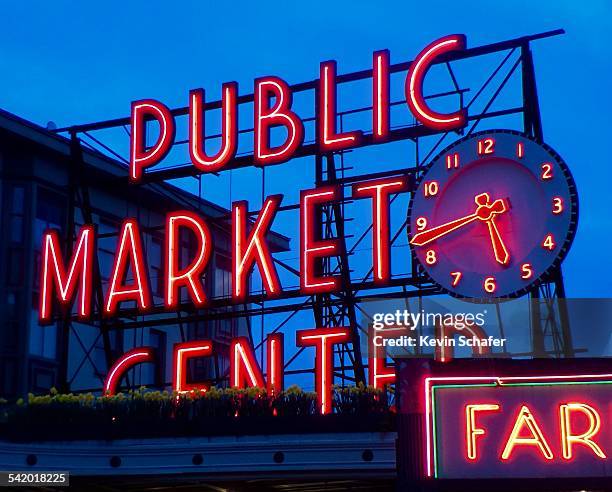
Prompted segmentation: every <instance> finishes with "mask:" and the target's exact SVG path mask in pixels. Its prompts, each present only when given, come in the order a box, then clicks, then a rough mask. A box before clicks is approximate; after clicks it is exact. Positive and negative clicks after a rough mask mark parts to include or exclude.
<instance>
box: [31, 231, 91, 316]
mask: <svg viewBox="0 0 612 492" xmlns="http://www.w3.org/2000/svg"><path fill="white" fill-rule="evenodd" d="M93 255H94V229H93V226H91V225H84V226H83V227H81V230H80V231H79V235H78V237H77V240H76V244H75V248H74V251H73V253H72V257H71V258H70V263H69V264H68V265H66V264H65V262H64V257H63V255H62V251H61V248H60V241H59V235H58V232H57V231H55V230H49V231H47V232H45V234H44V235H43V243H42V258H41V264H40V304H39V310H38V318H39V320H40V322H41V323H44V322H49V321H50V320H51V316H52V310H53V291H54V290H55V291H56V295H57V299H58V301H59V302H60V304H61V305H62V306H65V308H66V309H68V307H69V306H71V305H72V302H73V300H74V295H75V291H76V290H77V287H78V290H79V302H78V305H77V313H78V315H79V317H81V318H87V317H88V316H89V315H90V313H91V284H92V264H93Z"/></svg>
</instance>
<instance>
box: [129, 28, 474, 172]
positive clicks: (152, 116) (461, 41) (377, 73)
mask: <svg viewBox="0 0 612 492" xmlns="http://www.w3.org/2000/svg"><path fill="white" fill-rule="evenodd" d="M463 49H465V36H463V35H450V36H445V37H443V38H440V39H438V40H436V41H434V42H432V43H431V44H429V45H428V46H427V47H425V48H424V49H423V50H422V51H421V52H420V53H419V54H418V55H417V57H416V58H415V59H414V61H412V62H411V63H410V67H409V69H408V72H407V75H406V80H405V89H404V91H405V96H406V102H407V104H408V107H409V109H410V111H411V113H412V114H413V115H414V117H415V118H416V119H417V120H418V121H419V122H420V123H421V124H423V125H424V126H426V127H428V128H432V129H435V130H438V131H440V130H452V129H457V128H460V127H463V126H465V124H466V120H467V112H466V110H465V109H459V110H457V111H455V112H453V113H439V112H436V111H434V110H433V109H431V108H430V107H429V105H428V104H427V102H426V100H425V98H424V97H423V90H422V89H423V80H424V78H425V75H426V73H427V71H428V69H429V68H430V67H431V65H432V64H434V63H440V62H442V61H444V60H445V59H444V58H443V57H444V55H448V53H449V52H454V51H461V50H463ZM336 85H337V80H336V62H335V61H333V60H332V61H325V62H322V63H321V64H320V74H319V80H318V84H317V85H316V86H315V87H316V91H317V97H316V104H315V119H316V121H317V131H316V134H317V135H316V144H317V148H318V151H319V152H320V153H326V152H333V151H339V150H345V149H349V148H352V147H357V146H360V145H362V144H363V143H364V142H363V140H364V139H365V137H366V135H365V134H364V132H363V131H361V130H355V131H349V132H339V131H338V129H337V128H336V119H337V110H336V95H337V94H336V89H337V87H336ZM389 85H390V63H389V51H388V50H382V51H377V52H375V53H374V55H373V63H372V135H371V136H370V135H368V136H367V137H368V139H370V140H369V141H370V142H371V143H381V142H384V141H385V140H386V139H387V138H388V137H389V135H390V121H389V120H390V117H389V115H390V106H391V103H390V96H389V94H390V91H389ZM221 93H222V99H221V103H220V106H219V103H217V102H215V103H208V104H207V103H206V102H205V92H204V90H202V89H194V90H192V91H190V93H189V122H188V126H189V139H188V144H189V154H190V157H191V162H192V164H193V165H194V166H195V167H196V168H197V169H198V170H199V171H200V172H202V173H210V172H218V171H220V170H222V169H224V168H226V167H227V166H229V165H230V164H231V161H232V160H233V159H234V157H235V156H236V150H237V148H238V135H239V133H240V132H239V131H238V106H239V104H240V103H242V102H246V101H247V100H249V101H250V98H247V97H245V96H243V97H239V96H238V85H237V84H236V83H235V82H227V83H225V84H223V85H222V88H221ZM252 100H253V103H254V104H253V108H254V109H253V116H254V119H253V163H254V164H255V165H258V166H264V165H268V164H279V163H282V162H286V161H288V160H289V159H291V158H292V157H294V156H295V155H296V152H297V151H298V149H299V148H300V147H301V146H302V144H303V143H304V124H303V121H302V119H301V118H300V116H299V115H298V114H297V113H296V112H294V111H293V110H292V89H291V87H290V86H289V85H288V84H287V83H286V82H285V81H284V80H282V79H280V78H279V77H275V76H270V77H261V78H258V79H256V80H255V83H254V90H253V96H252ZM219 107H220V109H221V111H222V121H221V134H220V137H221V138H220V140H221V144H220V148H219V149H218V151H217V152H216V153H215V154H209V153H207V152H206V151H205V148H204V141H205V140H206V138H207V137H206V135H205V131H204V118H205V113H206V110H207V109H218V108H219ZM152 122H157V125H158V127H159V133H158V137H157V141H156V142H155V143H154V144H153V145H151V146H147V128H148V126H149V125H148V124H149V123H152ZM131 127H132V132H131V137H130V138H131V147H130V179H131V181H132V182H134V183H137V182H139V181H140V180H141V179H142V177H143V174H144V172H145V170H146V169H147V168H150V167H152V166H155V165H156V164H159V163H160V162H161V161H162V160H163V159H164V158H165V157H166V155H167V154H168V152H169V151H170V149H171V148H172V146H173V144H174V139H175V133H176V132H175V130H176V124H175V121H174V116H173V113H172V111H171V110H170V109H169V108H168V107H167V106H166V105H164V104H163V103H161V102H159V101H157V100H154V99H143V100H139V101H134V102H133V103H132V111H131ZM275 128H276V129H282V130H283V131H284V132H285V133H286V137H285V140H284V141H283V142H282V143H280V144H279V145H273V144H272V143H271V138H270V134H271V131H272V130H273V129H275Z"/></svg>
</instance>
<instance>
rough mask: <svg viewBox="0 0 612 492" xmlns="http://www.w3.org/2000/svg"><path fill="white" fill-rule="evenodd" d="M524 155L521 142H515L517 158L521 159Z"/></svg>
mask: <svg viewBox="0 0 612 492" xmlns="http://www.w3.org/2000/svg"><path fill="white" fill-rule="evenodd" d="M524 155H525V145H524V144H523V142H519V143H517V144H516V156H517V157H518V158H519V159H522V158H523V156H524Z"/></svg>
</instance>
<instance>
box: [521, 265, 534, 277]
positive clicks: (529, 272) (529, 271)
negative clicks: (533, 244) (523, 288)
mask: <svg viewBox="0 0 612 492" xmlns="http://www.w3.org/2000/svg"><path fill="white" fill-rule="evenodd" d="M531 277H533V268H532V267H531V263H523V264H522V265H521V278H522V279H523V280H529V279H530V278H531Z"/></svg>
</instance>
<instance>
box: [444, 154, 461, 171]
mask: <svg viewBox="0 0 612 492" xmlns="http://www.w3.org/2000/svg"><path fill="white" fill-rule="evenodd" d="M458 167H459V154H458V153H457V152H455V153H454V154H448V155H447V156H446V169H457V168H458Z"/></svg>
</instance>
